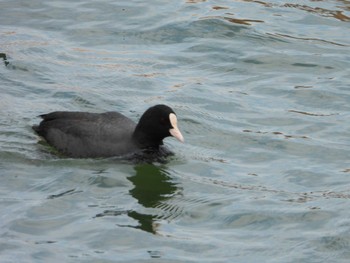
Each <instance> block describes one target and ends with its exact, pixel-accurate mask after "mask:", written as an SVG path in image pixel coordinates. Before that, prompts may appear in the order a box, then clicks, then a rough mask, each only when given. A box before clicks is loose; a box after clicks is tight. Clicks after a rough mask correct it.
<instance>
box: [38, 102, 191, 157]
mask: <svg viewBox="0 0 350 263" xmlns="http://www.w3.org/2000/svg"><path fill="white" fill-rule="evenodd" d="M40 117H41V118H42V119H43V120H42V121H41V123H40V124H39V125H34V126H33V129H34V131H35V132H36V133H37V134H39V135H40V136H42V137H43V138H44V139H45V140H46V141H47V142H48V143H49V144H50V145H52V146H53V147H54V148H56V149H57V150H58V151H59V152H60V153H62V154H63V155H66V156H69V157H75V158H91V157H111V156H124V155H130V154H133V153H140V152H144V151H152V152H155V151H159V150H160V149H161V147H162V145H163V139H164V138H165V137H168V136H173V137H175V138H176V139H178V140H179V141H181V142H184V138H183V136H182V134H181V132H180V130H179V129H178V127H177V118H176V114H175V112H174V111H173V110H172V109H171V108H170V107H168V106H166V105H156V106H153V107H151V108H149V109H148V110H147V111H146V112H145V113H144V114H143V115H142V116H141V118H140V120H139V122H138V124H136V123H135V122H133V121H132V120H130V119H129V118H127V117H125V116H124V115H122V114H120V113H118V112H105V113H88V112H69V111H56V112H51V113H48V114H43V115H40Z"/></svg>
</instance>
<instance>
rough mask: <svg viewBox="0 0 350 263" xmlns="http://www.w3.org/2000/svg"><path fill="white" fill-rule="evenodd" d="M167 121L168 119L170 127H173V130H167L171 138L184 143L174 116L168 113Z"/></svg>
mask: <svg viewBox="0 0 350 263" xmlns="http://www.w3.org/2000/svg"><path fill="white" fill-rule="evenodd" d="M169 119H170V123H171V126H173V128H172V129H170V130H169V132H170V134H171V136H173V137H175V138H176V139H178V140H179V141H180V142H185V139H184V137H183V136H182V134H181V132H180V130H179V128H178V127H177V118H176V115H175V114H174V113H170V115H169Z"/></svg>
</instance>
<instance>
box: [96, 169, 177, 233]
mask: <svg viewBox="0 0 350 263" xmlns="http://www.w3.org/2000/svg"><path fill="white" fill-rule="evenodd" d="M135 171H136V173H135V175H133V176H130V177H128V180H129V181H130V182H132V183H133V185H134V188H132V189H131V190H130V191H129V193H130V195H131V196H132V197H134V198H135V199H136V200H137V201H138V203H139V204H140V205H142V206H143V207H144V208H152V211H150V213H147V212H140V211H135V210H127V211H110V210H107V211H104V212H103V213H101V214H98V215H96V217H103V216H110V215H113V216H118V215H122V214H123V215H125V214H126V215H128V216H129V217H130V218H132V219H134V220H136V221H137V225H119V226H122V227H133V228H136V229H141V230H143V231H147V232H150V233H153V234H156V233H157V227H158V226H159V222H160V221H161V220H165V219H167V220H169V219H170V218H174V217H176V214H177V213H178V212H179V211H178V209H177V208H174V207H172V205H171V203H167V201H169V200H170V199H171V198H173V197H174V196H175V195H177V194H178V193H179V190H180V189H179V188H178V186H177V185H176V183H174V182H173V180H172V178H171V177H170V176H169V175H168V173H167V172H166V171H165V170H164V169H162V168H160V167H157V166H155V165H153V164H142V165H137V166H135ZM143 210H147V209H143ZM155 211H156V212H155ZM173 213H174V214H173Z"/></svg>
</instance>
